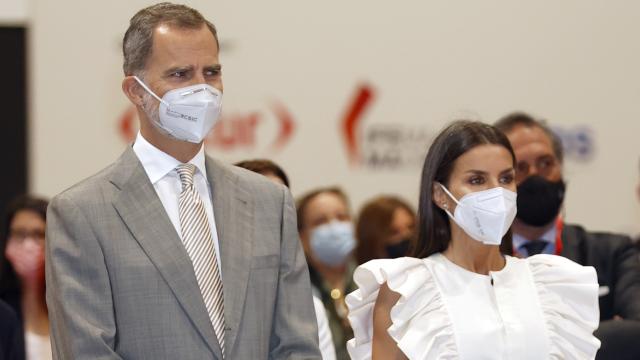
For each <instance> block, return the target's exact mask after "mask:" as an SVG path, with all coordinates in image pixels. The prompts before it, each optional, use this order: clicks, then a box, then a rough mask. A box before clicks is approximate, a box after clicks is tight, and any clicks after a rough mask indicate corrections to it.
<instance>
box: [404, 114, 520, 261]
mask: <svg viewBox="0 0 640 360" xmlns="http://www.w3.org/2000/svg"><path fill="white" fill-rule="evenodd" d="M486 144H494V145H499V146H503V147H504V148H505V149H507V150H508V151H509V153H510V154H511V158H512V159H513V162H514V164H515V154H514V153H513V149H512V148H511V144H510V143H509V139H507V137H506V136H505V135H504V134H503V133H502V132H501V131H500V130H498V129H496V128H495V127H493V126H491V125H488V124H484V123H481V122H477V121H466V120H460V121H456V122H453V123H451V124H450V125H449V126H447V127H446V128H444V130H442V132H440V134H439V135H438V136H437V137H436V139H435V140H434V141H433V143H432V144H431V147H429V152H428V153H427V157H426V159H425V161H424V167H423V168H422V182H421V185H420V203H419V206H418V236H417V239H416V241H414V243H413V246H412V250H411V254H412V256H415V257H418V258H424V257H428V256H429V255H432V254H435V253H438V252H442V251H444V250H446V249H447V247H449V243H450V242H451V229H450V224H449V217H448V215H447V213H445V212H444V211H443V210H442V209H440V208H439V207H438V206H436V204H435V203H434V201H433V190H432V189H433V185H434V183H435V182H439V183H441V184H443V185H445V186H446V187H448V186H449V177H450V176H451V172H452V171H453V167H454V164H455V161H456V160H457V159H458V158H459V157H460V156H461V155H463V154H464V153H466V152H467V151H469V150H471V149H473V148H474V147H476V146H479V145H486ZM512 247H513V245H512V244H511V231H508V232H507V234H505V236H504V237H503V238H502V244H501V245H500V250H501V251H502V253H504V254H509V255H511V254H512Z"/></svg>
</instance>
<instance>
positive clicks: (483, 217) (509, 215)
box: [438, 184, 517, 245]
mask: <svg viewBox="0 0 640 360" xmlns="http://www.w3.org/2000/svg"><path fill="white" fill-rule="evenodd" d="M438 185H440V187H442V190H443V191H444V192H445V193H446V194H447V195H448V196H449V197H450V198H451V199H452V200H453V201H455V202H456V204H457V206H456V209H455V211H454V214H452V213H451V212H450V211H449V210H448V209H445V210H444V211H445V212H446V213H447V214H448V215H449V217H450V218H451V219H452V220H453V221H455V223H456V224H458V226H460V228H462V230H464V232H466V233H467V235H469V236H470V237H471V238H473V239H474V240H477V241H480V242H481V243H483V244H487V245H500V243H501V242H502V237H503V236H504V234H506V233H507V231H508V230H509V227H511V223H512V222H513V219H514V218H515V217H516V212H517V206H516V197H517V194H516V193H515V192H513V191H510V190H507V189H505V188H503V187H495V188H493V189H488V190H483V191H477V192H472V193H469V194H466V195H464V196H463V197H462V198H460V200H458V199H456V198H455V197H454V196H453V195H452V194H451V192H449V190H447V188H446V187H445V186H444V185H442V184H438Z"/></svg>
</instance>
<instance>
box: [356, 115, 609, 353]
mask: <svg viewBox="0 0 640 360" xmlns="http://www.w3.org/2000/svg"><path fill="white" fill-rule="evenodd" d="M514 163H515V156H514V153H513V150H512V149H511V145H510V144H509V141H508V140H507V138H506V137H505V136H504V135H503V134H502V133H501V132H499V131H498V130H497V129H495V128H494V127H492V126H489V125H486V124H483V123H479V122H468V121H459V122H455V123H453V124H451V125H449V126H448V127H447V128H445V129H444V130H443V131H442V132H441V133H440V134H439V135H438V137H437V138H436V139H435V140H434V142H433V144H432V145H431V147H430V149H429V152H428V154H427V158H426V160H425V164H424V168H423V172H422V184H421V194H420V205H419V220H418V221H419V222H418V232H419V236H418V239H417V241H416V243H415V244H414V246H413V249H412V254H413V255H414V256H415V258H413V257H411V258H410V257H404V258H398V259H384V260H372V261H370V262H368V263H366V264H363V265H361V266H360V267H358V269H357V270H356V272H355V274H354V280H355V282H356V284H357V285H358V287H359V289H358V290H356V291H354V292H353V293H351V294H349V296H348V297H347V304H348V307H349V311H350V312H349V320H350V322H351V325H352V327H353V330H354V335H355V337H354V339H352V340H350V341H349V343H348V350H349V354H350V356H351V358H352V359H357V360H360V359H371V358H373V359H384V360H389V359H411V360H417V359H419V360H423V359H474V360H475V359H518V360H520V359H593V358H594V357H595V354H596V352H597V350H598V348H599V346H600V342H599V341H598V340H597V339H596V338H595V337H594V336H593V331H594V330H595V329H596V328H597V326H598V318H599V311H598V284H597V279H596V273H595V270H594V269H593V268H591V267H583V266H580V265H578V264H576V263H573V262H571V261H570V260H567V259H565V258H561V257H558V256H552V255H536V256H532V257H529V258H527V259H518V258H514V257H511V256H509V255H506V254H511V249H510V245H511V234H510V232H509V228H510V226H511V222H512V221H513V219H514V217H515V213H516V193H515V190H516V185H515V181H514V180H515V179H514V176H515V172H514Z"/></svg>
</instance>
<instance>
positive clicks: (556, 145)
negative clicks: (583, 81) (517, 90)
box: [493, 111, 564, 163]
mask: <svg viewBox="0 0 640 360" xmlns="http://www.w3.org/2000/svg"><path fill="white" fill-rule="evenodd" d="M520 125H521V126H525V127H537V128H539V129H541V130H542V131H543V132H544V133H545V135H547V137H548V138H549V140H551V146H552V147H553V153H554V155H555V156H556V159H558V161H560V163H562V161H563V160H564V150H563V148H562V139H560V137H559V136H558V135H557V134H556V133H555V132H553V130H551V128H549V126H547V123H546V121H544V120H538V119H536V118H534V117H533V116H531V115H529V114H527V113H525V112H521V111H517V112H513V113H511V114H508V115H506V116H504V117H502V118H501V119H500V120H498V121H496V123H495V124H493V126H495V127H496V128H498V130H500V131H502V132H503V133H505V134H507V133H509V132H511V130H513V129H514V128H515V127H516V126H520Z"/></svg>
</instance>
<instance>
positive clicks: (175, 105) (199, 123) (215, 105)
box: [133, 76, 222, 144]
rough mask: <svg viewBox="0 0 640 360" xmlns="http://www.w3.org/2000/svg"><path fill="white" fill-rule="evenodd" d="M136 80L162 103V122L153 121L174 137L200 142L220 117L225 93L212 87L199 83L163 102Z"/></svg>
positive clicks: (172, 93) (169, 94) (170, 93)
mask: <svg viewBox="0 0 640 360" xmlns="http://www.w3.org/2000/svg"><path fill="white" fill-rule="evenodd" d="M133 78H134V79H136V81H137V82H138V84H140V86H142V87H143V88H144V89H145V91H147V92H148V93H149V94H150V95H151V96H153V97H154V98H156V99H158V101H160V105H159V106H160V109H159V110H160V111H159V117H160V122H157V121H155V119H151V121H152V122H153V123H154V124H155V125H156V126H157V127H159V128H160V129H162V130H163V131H165V132H166V133H167V134H169V135H170V136H171V137H174V138H176V139H178V140H182V141H188V142H192V143H196V144H197V143H200V142H201V141H202V140H203V139H204V138H205V137H206V136H207V134H209V132H210V131H211V129H212V128H213V126H214V125H215V124H216V122H217V121H218V119H219V118H220V110H221V109H222V93H221V92H220V91H219V90H218V89H216V88H214V87H213V86H211V85H208V84H197V85H192V86H187V87H183V88H179V89H174V90H170V91H167V92H166V93H165V94H164V96H163V97H162V99H161V98H160V97H158V95H156V94H155V93H154V92H153V91H151V89H149V87H147V85H146V84H145V83H144V82H142V80H140V79H139V78H138V77H137V76H134V77H133Z"/></svg>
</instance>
